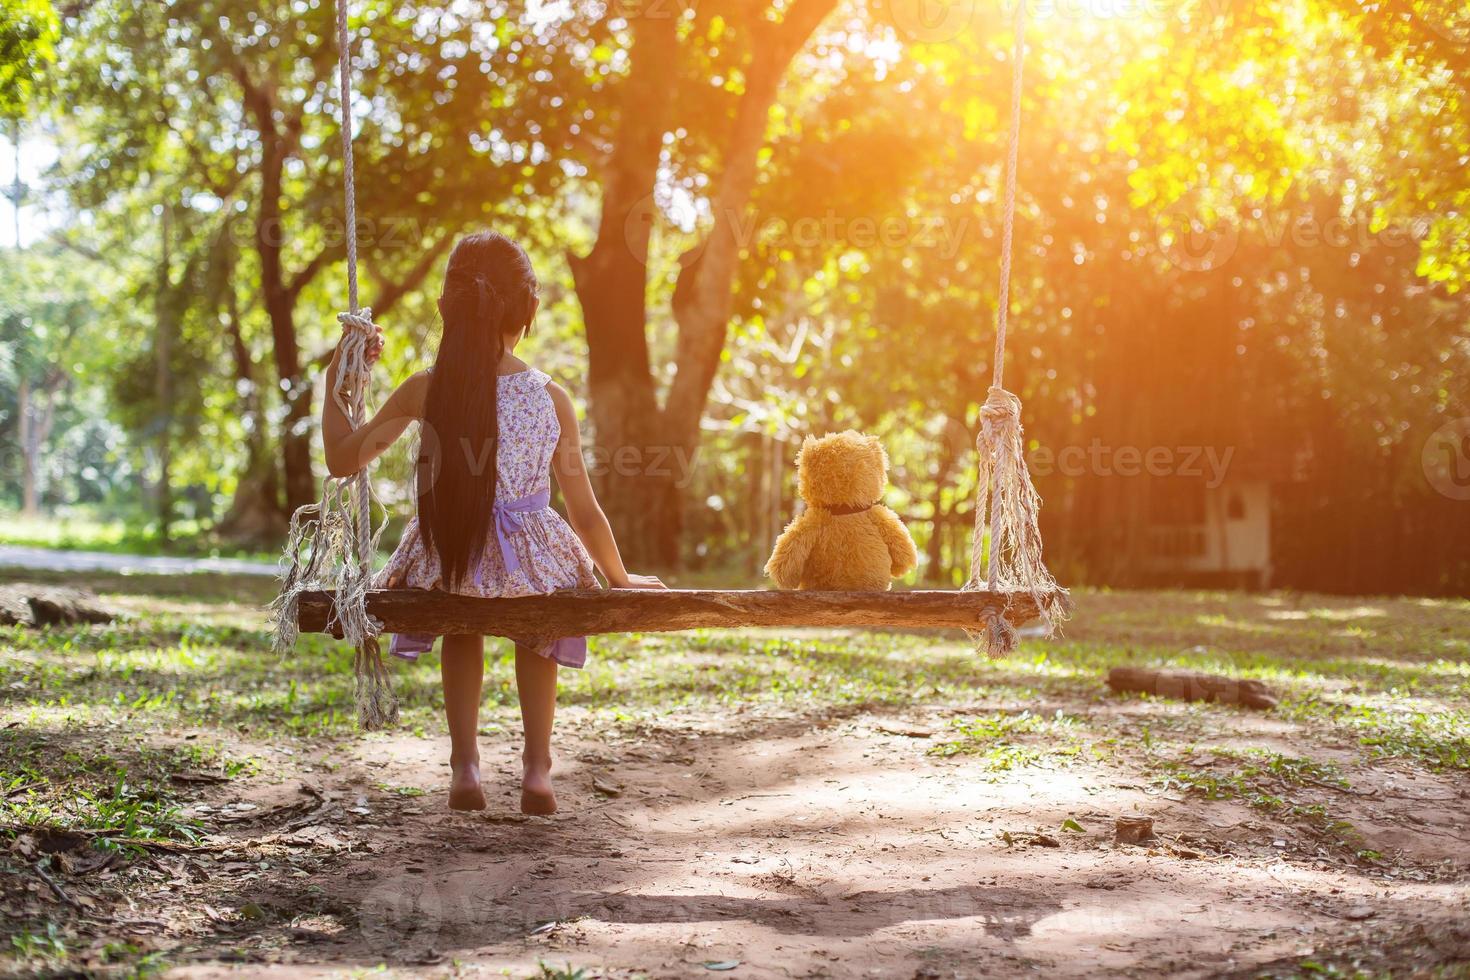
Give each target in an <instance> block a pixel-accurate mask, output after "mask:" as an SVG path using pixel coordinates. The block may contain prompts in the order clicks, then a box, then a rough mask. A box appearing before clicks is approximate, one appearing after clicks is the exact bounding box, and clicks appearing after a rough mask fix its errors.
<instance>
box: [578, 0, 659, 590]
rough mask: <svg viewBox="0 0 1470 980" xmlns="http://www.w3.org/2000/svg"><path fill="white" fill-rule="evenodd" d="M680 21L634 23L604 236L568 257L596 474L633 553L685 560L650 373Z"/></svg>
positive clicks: (601, 227)
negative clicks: (650, 305) (661, 167)
mask: <svg viewBox="0 0 1470 980" xmlns="http://www.w3.org/2000/svg"><path fill="white" fill-rule="evenodd" d="M676 26H677V25H676V21H675V20H674V19H673V18H669V17H652V18H650V17H644V18H638V19H636V20H635V21H634V30H635V37H634V42H633V46H632V49H631V51H630V56H631V59H632V69H631V71H630V73H629V75H628V81H627V83H626V92H625V101H624V108H623V114H622V120H621V122H620V123H619V128H618V134H617V141H616V144H615V148H614V150H613V153H612V156H611V157H610V159H609V160H608V164H607V171H606V176H605V178H604V180H603V194H602V217H601V221H600V222H599V224H598V229H597V240H596V243H595V244H594V245H593V247H592V251H591V252H589V253H588V254H587V255H586V256H585V257H579V256H576V255H568V257H567V261H568V263H569V265H570V266H571V270H572V279H573V283H574V285H575V287H576V291H577V299H578V301H579V302H580V303H581V306H582V315H583V320H584V322H585V324H586V330H587V357H588V375H587V386H588V396H589V407H590V410H591V416H592V424H593V427H594V429H595V431H596V445H597V449H598V452H599V455H598V456H597V458H596V459H594V461H593V466H592V474H593V477H594V479H595V480H596V481H597V488H598V495H599V497H600V498H601V501H602V505H603V508H604V509H605V510H606V511H607V514H608V519H609V520H610V521H611V522H612V525H613V530H614V531H615V532H616V534H617V536H618V542H619V544H620V545H621V546H622V548H623V551H624V554H625V556H626V557H627V558H628V559H629V560H630V561H632V562H639V563H649V562H651V563H653V564H655V565H660V566H668V567H671V566H674V565H677V564H678V557H679V556H678V543H679V542H678V530H679V528H678V514H677V510H676V508H674V507H673V506H671V505H672V503H673V501H674V499H675V495H674V493H673V489H674V488H673V484H674V479H673V478H672V476H671V475H668V474H672V472H673V471H674V468H673V467H672V466H671V465H670V460H669V459H668V455H669V453H668V450H669V442H668V440H667V438H666V437H665V434H664V431H663V430H664V425H663V420H664V417H663V413H662V411H660V409H659V405H658V397H657V393H656V391H655V387H654V378H653V372H652V370H651V367H650V361H649V353H648V338H647V336H646V334H645V324H646V322H647V314H648V310H647V279H648V269H647V266H648V249H649V239H650V236H651V233H652V230H653V229H652V219H653V215H654V214H655V213H656V208H655V207H654V205H653V190H654V181H655V178H656V177H657V173H658V160H659V152H660V149H661V148H662V145H663V136H664V132H665V130H666V129H667V124H666V120H665V118H664V114H663V113H662V112H661V111H660V110H661V109H662V108H663V107H664V106H666V105H667V102H668V100H667V99H666V98H665V93H666V91H667V87H668V85H669V84H671V81H672V78H673V74H674V69H675V62H676V58H675V56H676V54H677V50H676V49H677V38H676Z"/></svg>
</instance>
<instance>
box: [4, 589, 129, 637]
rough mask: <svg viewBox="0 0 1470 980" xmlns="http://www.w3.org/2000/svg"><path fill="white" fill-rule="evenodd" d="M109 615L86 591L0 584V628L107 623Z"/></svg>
mask: <svg viewBox="0 0 1470 980" xmlns="http://www.w3.org/2000/svg"><path fill="white" fill-rule="evenodd" d="M113 618H114V617H113V614H112V612H111V611H110V610H108V609H107V608H106V607H105V606H103V605H102V604H101V602H100V600H98V598H97V596H95V595H94V594H92V593H91V592H88V591H87V590H86V589H73V588H66V587H63V586H55V585H30V584H27V583H24V582H20V583H15V584H12V585H0V626H29V627H39V626H74V625H76V624H78V623H110V622H112V620H113Z"/></svg>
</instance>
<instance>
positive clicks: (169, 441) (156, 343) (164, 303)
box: [153, 205, 176, 548]
mask: <svg viewBox="0 0 1470 980" xmlns="http://www.w3.org/2000/svg"><path fill="white" fill-rule="evenodd" d="M169 219H170V211H169V206H168V205H164V208H163V220H162V221H161V222H160V223H159V240H160V243H161V251H160V254H159V260H158V292H157V295H156V296H155V297H154V301H153V315H154V331H155V332H154V337H153V369H154V383H155V385H156V387H157V390H158V423H157V428H158V484H157V487H156V490H157V498H156V500H155V503H156V505H157V508H158V540H159V543H160V544H162V545H163V546H164V547H165V548H167V547H168V544H169V539H170V537H171V536H172V534H173V517H174V515H173V510H174V501H173V487H172V486H171V479H172V474H171V472H170V471H171V470H172V468H173V413H174V406H173V391H174V379H173V370H172V362H173V338H174V312H175V309H176V307H175V304H174V302H173V279H172V278H171V277H170V274H169V261H170V254H169V234H170V231H171V228H170V224H171V222H170V220H169Z"/></svg>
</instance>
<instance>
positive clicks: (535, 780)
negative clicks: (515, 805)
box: [521, 759, 556, 817]
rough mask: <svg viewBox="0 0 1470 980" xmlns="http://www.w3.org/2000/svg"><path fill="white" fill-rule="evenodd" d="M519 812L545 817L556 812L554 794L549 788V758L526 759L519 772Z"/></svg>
mask: <svg viewBox="0 0 1470 980" xmlns="http://www.w3.org/2000/svg"><path fill="white" fill-rule="evenodd" d="M521 812H522V813H529V814H531V815H533V816H538V817H547V816H550V815H551V814H553V813H555V812H556V794H555V793H553V792H552V790H551V760H550V759H547V760H546V761H545V762H530V761H526V762H525V764H524V768H523V769H522V772H521Z"/></svg>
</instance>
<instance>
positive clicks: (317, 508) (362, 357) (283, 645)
mask: <svg viewBox="0 0 1470 980" xmlns="http://www.w3.org/2000/svg"><path fill="white" fill-rule="evenodd" d="M347 3H348V0H337V73H338V81H339V92H340V94H341V101H342V197H343V211H344V217H345V219H346V224H347V229H346V231H347V306H348V308H347V311H346V312H345V313H339V314H338V315H337V320H338V322H339V323H340V324H341V325H342V332H343V337H342V342H341V344H340V346H339V348H338V354H337V376H336V384H335V385H334V386H333V389H332V390H331V391H330V392H329V393H328V395H327V397H329V398H331V399H332V400H333V401H335V402H336V404H337V407H338V408H339V409H341V410H342V414H343V415H345V416H346V417H347V420H348V423H349V424H350V425H351V426H352V428H353V429H357V428H358V427H359V426H361V425H362V424H363V422H364V421H366V419H367V389H368V385H369V384H370V383H371V380H372V378H371V364H370V363H369V361H368V354H367V352H368V347H369V345H370V344H371V343H372V342H373V339H374V338H375V336H376V335H377V326H376V325H374V323H373V311H372V310H371V309H368V308H367V307H359V306H358V305H357V302H358V289H357V186H356V180H355V173H354V163H353V154H352V36H351V33H350V32H349V30H348V26H347ZM372 507H373V489H372V484H371V482H370V481H369V480H368V472H367V468H366V467H364V468H362V469H360V470H358V471H357V472H356V473H354V474H353V475H352V476H351V477H349V478H348V479H347V480H335V479H328V480H327V481H326V482H325V483H324V484H323V486H322V499H321V501H320V503H316V504H311V505H308V506H306V507H302V508H301V509H300V510H298V511H297V512H296V513H295V514H293V515H292V516H291V529H290V533H289V535H288V537H287V540H286V552H285V555H284V557H283V559H282V566H283V572H282V582H281V592H280V594H279V595H278V596H277V597H276V600H275V602H273V603H272V604H271V612H272V616H273V619H274V624H273V625H274V633H275V648H276V650H277V651H279V652H281V653H285V652H286V651H289V650H290V649H291V648H292V647H293V646H294V645H295V642H296V637H297V634H298V631H299V627H298V626H297V611H298V606H299V603H300V596H301V593H302V592H305V591H307V590H308V589H320V588H330V589H333V590H335V596H334V599H333V612H332V617H333V623H334V625H336V626H337V627H339V628H340V630H341V633H342V637H343V639H345V640H347V641H348V642H349V643H351V644H352V645H353V646H354V647H355V648H356V655H355V657H354V660H353V673H354V675H355V680H356V685H355V687H356V689H355V695H356V701H357V714H358V722H359V723H360V724H361V725H362V727H363V728H365V729H368V730H372V729H375V728H381V727H384V726H386V725H390V724H392V723H393V722H395V721H396V720H397V718H398V701H397V698H395V697H394V695H393V690H392V686H391V683H390V680H389V676H388V671H387V667H386V666H385V665H384V663H383V658H382V654H381V652H380V651H379V649H378V639H377V637H378V633H379V632H380V631H381V628H382V627H381V624H380V623H378V622H377V621H376V620H375V619H373V617H372V616H370V615H369V614H368V611H367V593H368V591H369V589H370V588H371V587H372V573H373V556H374V555H375V554H376V552H377V547H378V538H379V537H380V536H381V535H382V532H383V526H382V525H379V527H378V528H377V529H376V530H375V529H374V528H373V523H372V521H373V518H372Z"/></svg>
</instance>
